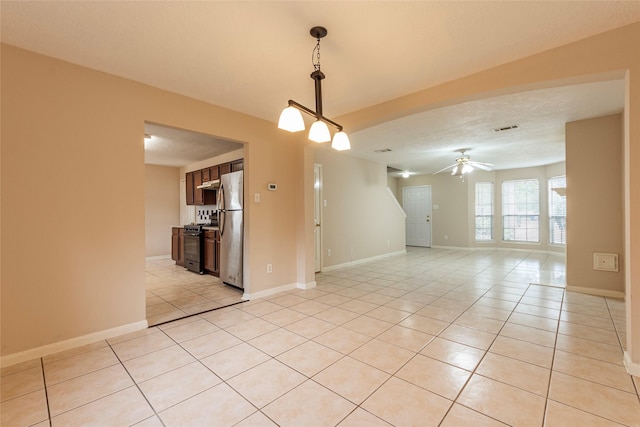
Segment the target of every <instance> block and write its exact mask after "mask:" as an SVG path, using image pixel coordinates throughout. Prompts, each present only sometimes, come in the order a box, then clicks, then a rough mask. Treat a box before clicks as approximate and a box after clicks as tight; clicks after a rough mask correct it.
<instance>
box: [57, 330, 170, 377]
mask: <svg viewBox="0 0 640 427" xmlns="http://www.w3.org/2000/svg"><path fill="white" fill-rule="evenodd" d="M156 331H157V332H156V333H152V334H148V335H144V336H141V337H138V338H134V339H131V340H128V341H123V342H119V343H116V344H113V345H112V346H111V347H112V348H113V351H114V352H115V353H116V354H117V355H118V358H119V359H120V360H122V361H125V360H129V359H133V358H135V357H139V356H142V355H144V354H147V353H152V352H154V351H156V350H160V349H163V348H166V347H170V346H172V345H174V344H175V342H174V341H173V340H172V339H171V338H169V337H168V336H167V335H165V333H164V332H162V331H161V330H160V329H156ZM45 372H46V371H45Z"/></svg>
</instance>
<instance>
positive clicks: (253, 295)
mask: <svg viewBox="0 0 640 427" xmlns="http://www.w3.org/2000/svg"><path fill="white" fill-rule="evenodd" d="M297 287H298V284H297V283H290V284H288V285H282V286H277V287H275V288H270V289H265V290H264V291H258V292H254V293H251V294H249V293H247V292H245V293H244V294H242V299H243V300H253V299H257V298H266V297H270V296H271V295H275V294H277V293H280V292H284V291H290V290H291V289H295V288H297Z"/></svg>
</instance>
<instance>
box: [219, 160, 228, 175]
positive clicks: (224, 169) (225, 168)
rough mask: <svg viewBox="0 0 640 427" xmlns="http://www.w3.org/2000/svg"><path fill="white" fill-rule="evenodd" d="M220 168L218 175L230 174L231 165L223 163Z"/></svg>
mask: <svg viewBox="0 0 640 427" xmlns="http://www.w3.org/2000/svg"><path fill="white" fill-rule="evenodd" d="M219 166H220V175H225V174H227V173H230V172H231V163H223V164H221V165H219Z"/></svg>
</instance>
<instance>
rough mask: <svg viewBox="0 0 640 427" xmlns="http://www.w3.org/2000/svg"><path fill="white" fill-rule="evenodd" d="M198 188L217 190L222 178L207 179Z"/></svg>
mask: <svg viewBox="0 0 640 427" xmlns="http://www.w3.org/2000/svg"><path fill="white" fill-rule="evenodd" d="M196 188H197V189H198V190H217V189H218V188H220V180H219V179H214V180H213V181H205V182H203V183H202V184H200V185H198V186H197V187H196Z"/></svg>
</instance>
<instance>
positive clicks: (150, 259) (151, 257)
mask: <svg viewBox="0 0 640 427" xmlns="http://www.w3.org/2000/svg"><path fill="white" fill-rule="evenodd" d="M157 259H171V254H169V255H156V256H148V257H145V258H144V260H145V261H154V260H157Z"/></svg>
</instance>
